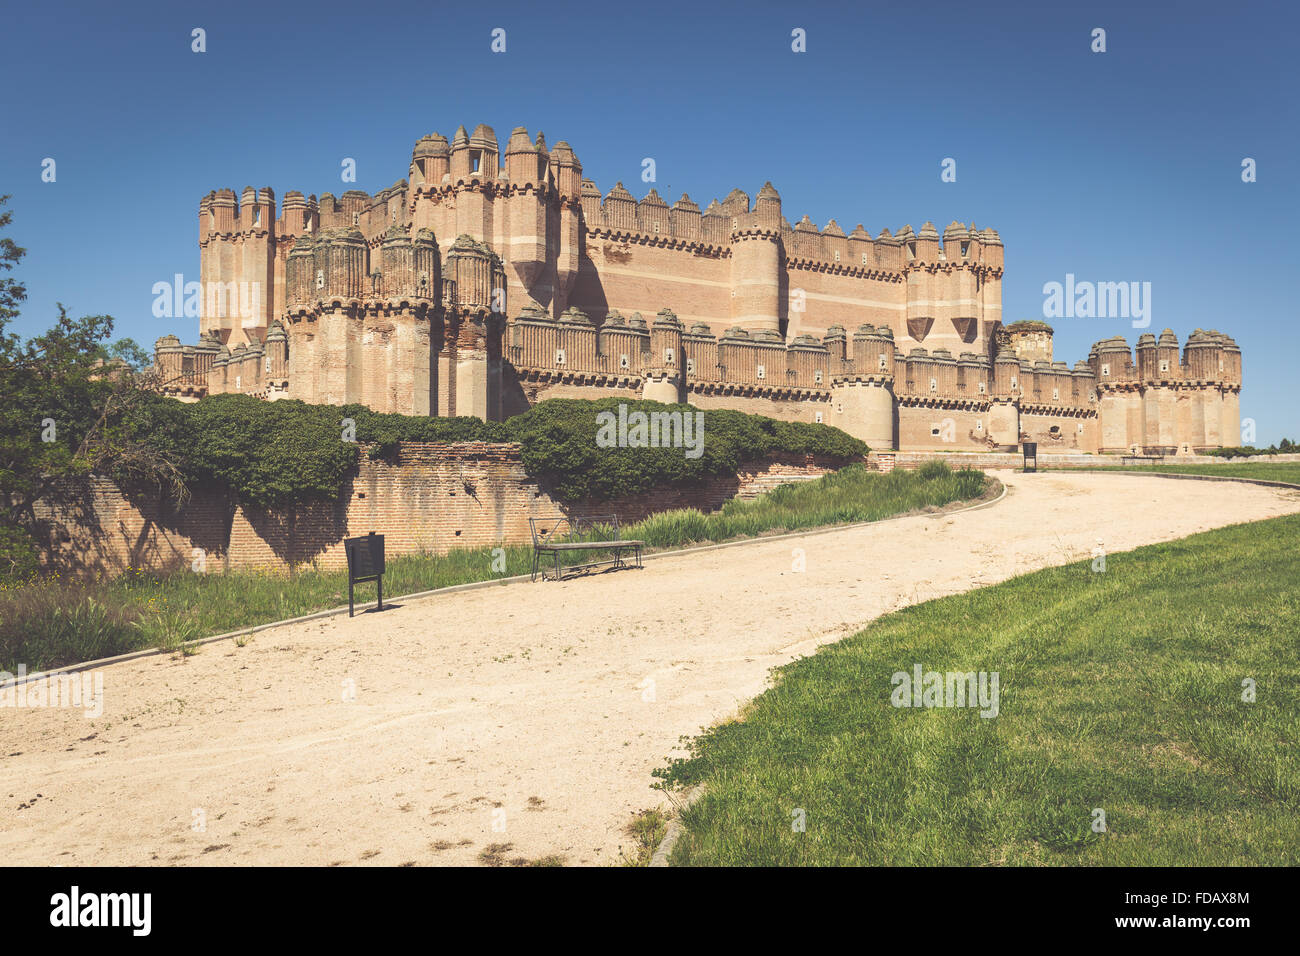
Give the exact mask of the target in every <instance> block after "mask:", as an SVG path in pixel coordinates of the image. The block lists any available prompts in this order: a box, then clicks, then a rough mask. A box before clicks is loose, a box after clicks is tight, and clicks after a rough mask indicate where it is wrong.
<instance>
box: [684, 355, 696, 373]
mask: <svg viewBox="0 0 1300 956" xmlns="http://www.w3.org/2000/svg"><path fill="white" fill-rule="evenodd" d="M686 374H687V375H693V374H695V359H693V358H688V359H687V360H686Z"/></svg>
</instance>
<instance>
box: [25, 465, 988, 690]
mask: <svg viewBox="0 0 1300 956" xmlns="http://www.w3.org/2000/svg"><path fill="white" fill-rule="evenodd" d="M995 489H996V483H994V482H991V481H990V479H989V478H988V477H987V476H986V475H984V473H983V472H979V471H972V470H968V469H962V470H952V469H950V468H949V467H948V466H947V465H946V464H943V463H933V464H931V465H927V466H926V467H925V468H922V469H918V470H916V471H902V470H898V471H893V472H890V473H888V474H880V473H879V472H872V471H868V470H867V469H866V468H865V467H863V466H862V465H852V466H849V467H847V468H843V469H841V470H839V471H837V472H833V473H831V474H829V475H824V476H822V477H821V478H818V479H816V480H814V481H807V482H799V483H793V484H789V485H782V486H780V487H778V488H776V489H775V490H773V491H772V492H770V493H768V494H766V495H761V496H759V497H758V498H754V499H751V500H739V499H735V500H732V501H729V502H727V503H726V505H724V506H723V507H722V509H721V510H719V511H718V512H715V513H712V514H704V513H702V512H699V511H696V510H694V509H684V510H678V511H669V512H662V513H660V514H657V515H652V516H651V517H650V518H647V519H646V520H645V521H642V522H639V523H637V524H633V525H630V526H628V527H626V528H624V529H623V536H624V537H629V538H639V539H641V540H643V541H644V542H645V544H646V548H647V549H648V550H652V551H653V550H663V549H668V548H679V547H682V546H685V545H692V544H700V543H707V542H722V541H728V540H733V539H736V538H742V537H749V536H755V535H762V534H775V533H779V532H782V531H790V530H801V529H810V528H816V527H825V526H829V525H835V524H843V523H849V522H857V521H874V520H878V519H880V518H886V517H890V516H893V515H898V514H905V513H907V512H910V511H918V510H924V509H927V508H940V507H943V506H945V505H949V504H952V503H954V502H959V501H965V500H968V499H972V498H977V497H979V496H981V495H985V494H991V493H992V492H993V491H994V490H995ZM588 557H590V556H588ZM531 565H532V548H531V546H527V547H524V546H516V547H509V548H505V549H504V554H501V553H494V551H493V549H491V548H478V549H458V550H453V551H451V552H449V553H447V554H443V555H409V556H404V557H392V558H389V559H388V561H387V567H386V573H385V575H384V597H385V600H386V601H387V600H388V599H389V598H392V599H394V600H396V599H399V598H400V596H401V595H403V594H412V593H416V592H420V591H427V590H432V589H434V588H440V587H448V586H450V585H455V584H468V583H472V582H476V581H488V580H492V579H500V578H505V577H510V576H512V575H518V574H527V573H528V572H529V571H530V570H531ZM538 586H539V587H540V586H542V585H538ZM347 587H348V582H347V574H346V572H344V571H317V570H313V569H308V570H304V571H301V572H299V573H298V574H296V575H295V576H294V577H292V578H290V577H289V576H287V575H285V574H281V573H257V572H248V571H243V572H232V573H229V574H220V573H209V574H195V573H192V572H189V571H182V572H179V573H176V574H171V575H167V576H158V575H154V574H147V573H144V572H139V571H136V572H131V573H128V574H125V575H121V576H119V577H116V578H113V579H110V580H104V581H98V582H66V581H62V580H44V581H41V582H36V583H31V584H26V585H23V586H4V585H0V670H7V671H10V672H13V671H14V669H15V668H16V667H17V665H18V664H19V663H23V664H25V665H26V666H27V669H28V671H29V672H32V671H36V670H41V669H47V668H53V667H60V666H64V665H67V664H72V663H77V662H79V661H86V660H94V659H96V658H100V657H107V656H111V655H113V654H122V653H125V652H127V651H132V650H138V649H141V648H147V647H162V648H167V649H177V650H182V649H192V648H191V647H190V644H191V642H193V641H194V640H196V639H198V638H202V637H207V636H210V635H213V634H222V633H226V632H228V631H233V630H238V629H240V628H244V627H252V626H255V625H258V624H265V623H269V622H272V621H279V620H284V619H286V618H291V617H297V616H299V615H303V614H310V613H311V612H313V611H320V610H325V609H328V608H335V607H338V606H339V605H341V604H346V603H347V595H348V591H347ZM357 592H358V593H357V601H358V603H359V604H360V605H361V606H363V607H364V606H365V605H367V604H371V605H373V602H374V593H375V586H374V585H373V584H362V585H358V587H357Z"/></svg>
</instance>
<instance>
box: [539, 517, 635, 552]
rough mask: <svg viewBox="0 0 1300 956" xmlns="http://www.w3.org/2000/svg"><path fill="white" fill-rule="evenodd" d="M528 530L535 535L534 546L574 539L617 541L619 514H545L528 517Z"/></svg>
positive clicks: (562, 542)
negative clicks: (571, 515) (573, 515)
mask: <svg viewBox="0 0 1300 956" xmlns="http://www.w3.org/2000/svg"><path fill="white" fill-rule="evenodd" d="M528 530H529V531H530V532H532V535H533V547H534V548H536V547H538V546H539V545H546V544H564V543H567V542H572V541H617V540H618V537H619V531H618V515H613V514H610V515H583V516H580V517H574V518H570V517H568V516H567V515H543V516H542V517H540V518H529V519H528Z"/></svg>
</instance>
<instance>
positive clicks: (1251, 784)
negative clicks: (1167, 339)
mask: <svg viewBox="0 0 1300 956" xmlns="http://www.w3.org/2000/svg"><path fill="white" fill-rule="evenodd" d="M1298 534H1300V516H1289V517H1284V518H1277V519H1273V520H1270V521H1262V522H1257V523H1253V524H1246V525H1237V526H1233V527H1230V528H1224V529H1221V530H1217V531H1212V532H1208V533H1205V534H1200V535H1196V536H1194V537H1190V538H1186V539H1183V540H1180V541H1176V542H1173V543H1170V544H1162V545H1154V546H1151V547H1146V548H1141V549H1138V550H1137V551H1133V552H1128V553H1123V554H1112V555H1109V556H1108V558H1107V564H1106V569H1105V571H1104V572H1102V573H1096V572H1094V571H1093V570H1092V562H1091V561H1084V562H1081V563H1077V564H1072V565H1069V566H1066V567H1061V568H1052V569H1047V570H1044V571H1040V572H1037V573H1034V574H1029V575H1026V576H1023V577H1020V578H1016V579H1014V580H1012V581H1008V582H1006V583H1004V584H1000V585H996V586H993V587H988V588H982V589H980V590H977V591H974V592H971V593H969V594H966V595H961V596H955V597H950V598H943V599H939V600H935V601H930V602H927V603H925V604H921V605H917V606H915V607H911V608H907V609H905V610H903V611H899V612H897V613H893V614H889V615H887V616H885V617H883V618H881V619H879V620H877V621H876V622H874V623H872V624H871V625H870V626H868V627H867V628H866V629H865V630H863V631H861V632H860V633H858V634H856V635H855V636H853V637H852V638H849V639H847V640H844V641H841V642H839V643H836V644H834V645H828V646H826V647H824V648H822V649H820V650H819V651H818V652H817V653H816V654H814V655H812V656H811V657H808V658H805V659H803V660H800V661H797V662H794V663H792V664H790V665H788V666H786V667H784V668H781V669H779V670H778V671H777V672H776V678H777V680H776V683H775V685H774V687H773V688H772V689H770V690H768V691H767V692H766V693H765V694H763V695H762V696H761V697H759V698H758V699H757V700H756V701H754V702H753V703H752V704H751V705H750V706H749V707H748V709H747V710H746V712H745V713H744V714H742V715H741V718H740V719H739V720H736V721H732V722H728V723H725V724H723V725H720V726H718V727H716V728H714V729H712V730H710V731H708V732H706V733H704V734H703V735H702V736H701V737H699V738H698V739H696V740H695V741H694V742H693V744H692V745H691V754H692V755H691V756H690V757H689V758H686V759H685V760H683V761H677V762H674V763H672V764H670V766H669V767H668V768H667V769H666V770H664V771H661V772H660V775H661V776H664V777H666V782H667V783H668V784H669V785H672V786H677V785H693V784H702V785H703V788H704V789H703V790H702V791H701V796H700V798H699V800H698V801H697V802H696V803H695V804H694V805H693V806H691V807H690V808H689V809H688V810H686V812H685V813H684V814H683V823H684V826H685V831H684V833H683V835H682V838H681V839H680V840H679V842H678V845H677V848H676V849H675V850H674V855H673V863H674V864H695V865H744V866H752V865H791V864H795V865H797V864H809V865H840V864H871V865H879V864H891V865H935V864H943V865H985V864H1031V865H1043V864H1046V865H1053V864H1070V865H1141V864H1149V865H1191V864H1195V865H1207V866H1217V865H1225V864H1226V865H1238V864H1242V865H1249V864H1291V865H1294V864H1296V863H1298V862H1300V813H1297V811H1296V803H1297V800H1298V799H1300V744H1298V742H1300V638H1298V635H1300V549H1297V548H1296V545H1295V542H1296V538H1297V535H1298ZM914 664H921V665H922V666H923V667H924V669H925V670H927V671H928V670H936V671H944V672H946V671H963V672H964V671H987V672H997V673H998V674H999V678H1000V682H999V696H1000V700H999V705H1000V706H999V713H998V716H996V717H993V718H984V717H981V716H980V714H979V712H978V711H977V710H973V709H967V708H929V709H926V708H902V707H897V708H896V707H894V706H891V692H892V691H893V686H892V684H891V675H893V674H894V673H895V672H899V671H902V672H911V671H912V668H913V665H914ZM1245 678H1252V679H1253V680H1254V681H1255V682H1256V684H1257V690H1256V694H1257V698H1256V700H1255V702H1253V703H1247V702H1244V701H1243V699H1242V695H1243V687H1242V681H1243V679H1245ZM1094 809H1102V810H1104V811H1105V816H1106V821H1105V822H1106V827H1107V829H1106V832H1094V830H1093V827H1092V823H1093V819H1094V817H1093V811H1094ZM800 810H801V811H803V820H804V831H803V832H797V829H796V826H795V823H796V820H797V813H796V811H800Z"/></svg>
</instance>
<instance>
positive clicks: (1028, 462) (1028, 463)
mask: <svg viewBox="0 0 1300 956" xmlns="http://www.w3.org/2000/svg"><path fill="white" fill-rule="evenodd" d="M1020 447H1021V448H1022V449H1023V450H1024V453H1025V471H1026V472H1031V471H1032V472H1035V473H1037V471H1038V442H1036V441H1027V442H1021V443H1020Z"/></svg>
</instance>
